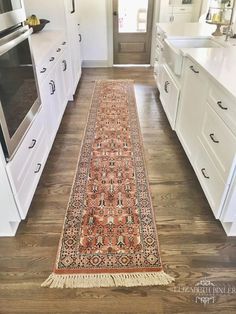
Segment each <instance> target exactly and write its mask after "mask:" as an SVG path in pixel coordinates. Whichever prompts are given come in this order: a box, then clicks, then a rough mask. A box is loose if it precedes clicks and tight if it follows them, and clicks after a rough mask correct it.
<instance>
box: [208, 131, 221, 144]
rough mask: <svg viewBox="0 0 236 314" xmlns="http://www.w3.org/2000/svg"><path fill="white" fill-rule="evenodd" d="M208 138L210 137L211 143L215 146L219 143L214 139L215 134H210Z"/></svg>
mask: <svg viewBox="0 0 236 314" xmlns="http://www.w3.org/2000/svg"><path fill="white" fill-rule="evenodd" d="M209 136H210V138H211V140H212V142H214V143H216V144H218V143H220V142H219V141H218V140H216V139H215V134H214V133H211V134H210V135H209Z"/></svg>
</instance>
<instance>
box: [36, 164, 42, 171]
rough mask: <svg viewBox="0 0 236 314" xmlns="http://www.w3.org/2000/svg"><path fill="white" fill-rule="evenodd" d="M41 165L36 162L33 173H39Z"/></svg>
mask: <svg viewBox="0 0 236 314" xmlns="http://www.w3.org/2000/svg"><path fill="white" fill-rule="evenodd" d="M41 167H42V164H40V163H38V164H37V169H36V170H35V171H34V173H39V171H40V169H41Z"/></svg>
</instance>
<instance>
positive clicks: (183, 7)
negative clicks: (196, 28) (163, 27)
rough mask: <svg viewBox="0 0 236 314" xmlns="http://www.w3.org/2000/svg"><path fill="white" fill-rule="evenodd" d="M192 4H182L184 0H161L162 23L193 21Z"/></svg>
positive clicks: (160, 18)
mask: <svg viewBox="0 0 236 314" xmlns="http://www.w3.org/2000/svg"><path fill="white" fill-rule="evenodd" d="M193 8H194V6H193V5H192V4H182V1H167V0H161V1H160V16H159V22H160V23H173V22H181V23H189V22H193Z"/></svg>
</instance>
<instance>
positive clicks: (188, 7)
mask: <svg viewBox="0 0 236 314" xmlns="http://www.w3.org/2000/svg"><path fill="white" fill-rule="evenodd" d="M172 10H173V11H172V12H173V14H180V13H181V14H185V13H191V12H192V11H193V8H192V6H191V5H186V6H179V7H173V8H172Z"/></svg>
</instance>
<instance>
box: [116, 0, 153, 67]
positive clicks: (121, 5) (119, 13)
mask: <svg viewBox="0 0 236 314" xmlns="http://www.w3.org/2000/svg"><path fill="white" fill-rule="evenodd" d="M153 2H154V1H153V0H135V1H134V0H113V44H114V47H113V51H114V64H150V55H151V38H152V17H153Z"/></svg>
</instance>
